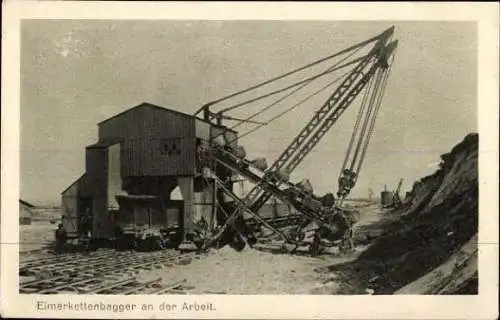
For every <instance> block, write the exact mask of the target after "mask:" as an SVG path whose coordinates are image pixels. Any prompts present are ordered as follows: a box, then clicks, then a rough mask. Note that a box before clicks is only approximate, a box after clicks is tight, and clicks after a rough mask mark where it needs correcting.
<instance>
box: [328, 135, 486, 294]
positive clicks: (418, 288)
mask: <svg viewBox="0 0 500 320" xmlns="http://www.w3.org/2000/svg"><path fill="white" fill-rule="evenodd" d="M441 160H442V162H441V165H440V169H439V170H437V172H435V173H434V174H432V175H430V176H427V177H425V178H423V179H421V180H420V181H417V182H416V183H415V184H414V186H413V190H412V191H411V192H410V193H409V194H408V197H407V198H406V199H405V202H404V207H403V208H402V209H399V210H398V211H397V212H395V213H396V214H398V215H399V217H398V219H396V220H395V221H393V222H391V223H390V224H388V225H386V226H385V227H384V231H383V233H382V234H381V235H380V236H379V237H378V238H377V239H376V240H375V241H374V243H373V245H372V246H370V247H369V248H368V249H367V250H366V251H365V252H363V253H362V254H361V255H360V257H359V258H358V259H357V260H356V261H355V262H354V263H350V264H347V265H342V266H337V267H335V269H336V270H339V271H343V272H342V274H343V275H344V276H346V279H345V280H350V281H354V282H356V283H357V285H356V286H357V287H359V290H366V288H370V289H373V290H374V291H375V294H377V293H378V294H389V293H395V292H397V290H399V289H401V288H403V287H405V288H406V289H404V290H403V291H404V293H413V294H420V293H426V294H439V293H444V292H445V293H447V294H454V293H455V294H459V293H468V294H473V293H477V265H476V264H475V262H474V261H476V260H475V259H477V257H476V255H477V250H473V249H471V248H472V246H473V245H474V243H477V238H475V237H474V236H475V235H476V234H477V231H478V180H477V172H478V170H477V161H478V135H477V134H469V135H468V136H466V137H465V139H464V140H463V141H462V142H461V143H459V144H458V145H456V146H455V147H454V148H453V149H452V151H451V152H450V153H447V154H444V155H442V156H441ZM393 213H394V212H393ZM471 239H472V240H471ZM474 239H475V240H474ZM469 241H471V243H473V244H470V243H469V244H468V247H466V249H464V248H463V246H467V243H468V242H469ZM460 252H461V253H460ZM457 254H459V255H460V257H461V258H457V257H456V255H457ZM450 261H455V262H456V261H461V262H460V263H458V262H457V264H456V266H455V267H454V268H452V269H451V270H449V269H448V267H449V264H451V263H452V262H450ZM464 261H466V262H464ZM439 268H441V269H439ZM443 268H444V269H443ZM433 270H434V272H437V273H435V274H440V275H441V277H437V278H436V277H434V278H432V279H433V280H432V281H426V280H422V279H420V278H422V277H424V276H426V275H427V274H428V273H430V272H432V271H433ZM436 270H437V271H436ZM443 270H448V271H447V272H444V271H443ZM443 272H444V273H443ZM443 274H447V275H446V276H444V275H443ZM428 277H431V276H430V275H429V276H428ZM418 279H420V282H417V283H416V284H413V285H410V283H412V282H414V281H417V280H418ZM424 279H425V278H424ZM427 280H428V279H427ZM450 281H451V282H452V283H453V284H450ZM398 293H402V292H398Z"/></svg>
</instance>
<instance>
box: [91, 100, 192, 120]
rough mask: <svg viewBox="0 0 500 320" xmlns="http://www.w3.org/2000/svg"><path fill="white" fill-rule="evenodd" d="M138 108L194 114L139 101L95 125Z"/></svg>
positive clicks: (182, 114) (186, 115)
mask: <svg viewBox="0 0 500 320" xmlns="http://www.w3.org/2000/svg"><path fill="white" fill-rule="evenodd" d="M139 108H153V109H157V110H161V111H165V112H170V113H175V114H178V115H180V116H183V117H186V118H193V117H194V116H192V115H189V114H186V113H182V112H180V111H176V110H171V109H167V108H164V107H160V106H157V105H154V104H151V103H148V102H143V103H141V104H139V105H137V106H135V107H132V108H130V109H127V110H125V111H122V112H120V113H118V114H116V115H114V116H112V117H111V118H108V119H106V120H104V121H101V122H99V123H98V124H97V125H101V124H103V123H106V122H108V121H110V120H113V119H115V118H117V117H119V116H121V115H123V114H125V113H128V112H130V111H132V110H136V109H139Z"/></svg>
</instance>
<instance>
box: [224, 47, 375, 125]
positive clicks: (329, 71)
mask: <svg viewBox="0 0 500 320" xmlns="http://www.w3.org/2000/svg"><path fill="white" fill-rule="evenodd" d="M359 50H361V48H357V49H356V50H354V51H353V52H352V53H350V54H349V55H347V56H346V57H344V58H343V59H341V60H340V61H338V62H337V63H335V64H334V65H332V66H331V67H329V68H328V69H326V70H325V71H324V72H322V73H320V74H319V75H316V76H313V77H310V78H307V79H305V81H303V82H302V83H299V84H300V86H299V87H298V88H296V89H295V90H293V91H291V92H289V93H288V94H286V95H285V96H283V97H281V98H279V99H277V100H276V101H274V102H273V103H271V104H270V105H268V106H267V107H265V108H263V109H261V110H259V111H257V112H255V113H254V114H252V115H250V116H249V117H247V118H245V119H244V120H242V121H241V122H239V123H238V124H236V125H234V126H233V127H231V129H234V128H236V127H238V126H240V125H242V124H243V123H244V122H245V121H249V120H251V119H253V118H255V117H257V116H258V115H260V114H262V113H264V112H265V111H267V110H269V109H270V108H272V107H274V106H276V105H277V104H278V103H280V102H282V101H284V100H285V99H287V98H289V97H290V96H291V95H293V94H294V93H296V92H297V91H299V90H301V89H302V88H304V87H306V86H307V85H309V84H311V83H312V82H313V81H314V80H316V79H318V78H319V77H322V76H324V75H326V74H328V73H331V72H333V71H336V70H338V69H341V68H343V67H345V66H347V65H344V66H341V67H339V64H341V63H342V62H344V61H345V60H347V59H349V58H351V57H352V56H353V55H355V54H356V53H357V52H358V51H359ZM365 57H366V56H363V57H361V58H359V59H363V58H365ZM359 59H357V60H359ZM357 60H354V61H351V62H350V63H354V62H356V61H357ZM295 85H297V83H296V84H294V86H295ZM275 93H277V92H275ZM261 97H262V96H261ZM252 102H253V101H252ZM240 105H241V104H240ZM223 111H224V110H223ZM223 111H221V112H223Z"/></svg>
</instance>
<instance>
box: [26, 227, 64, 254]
mask: <svg viewBox="0 0 500 320" xmlns="http://www.w3.org/2000/svg"><path fill="white" fill-rule="evenodd" d="M56 229H57V225H56V224H51V223H50V222H49V221H33V222H32V223H31V224H30V225H21V226H19V251H20V252H26V251H31V250H38V249H42V248H44V247H45V246H47V245H49V244H50V243H51V242H52V241H53V240H54V232H55V230H56Z"/></svg>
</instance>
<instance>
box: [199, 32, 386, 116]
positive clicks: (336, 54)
mask: <svg viewBox="0 0 500 320" xmlns="http://www.w3.org/2000/svg"><path fill="white" fill-rule="evenodd" d="M392 29H393V28H392ZM389 31H390V29H388V30H386V31H385V32H384V33H381V34H379V35H377V36H375V37H373V38H370V39H368V40H365V41H362V42H360V43H358V44H356V45H354V46H351V47H349V48H347V49H344V50H341V51H339V52H336V53H334V54H332V55H329V56H327V57H324V58H322V59H319V60H316V61H313V62H311V63H309V64H307V65H304V66H302V67H299V68H296V69H293V70H291V71H289V72H286V73H284V74H282V75H279V76H277V77H274V78H272V79H269V80H266V81H264V82H261V83H258V84H256V85H253V86H251V87H249V88H247V89H244V90H241V91H238V92H235V93H232V94H230V95H228V96H225V97H222V98H219V99H217V100H214V101H211V102H208V103H206V104H205V105H204V106H202V107H201V108H200V109H198V111H196V113H195V115H197V114H198V113H200V112H201V111H202V110H203V109H204V108H206V107H207V106H211V105H214V104H217V103H219V102H222V101H225V100H228V99H230V98H233V97H235V96H238V95H240V94H243V93H246V92H249V91H251V90H255V89H258V88H260V87H262V86H265V85H267V84H270V83H272V82H274V81H277V80H280V79H283V78H285V77H287V76H290V75H292V74H295V73H297V72H300V71H302V70H305V69H307V68H310V67H313V66H315V65H317V64H319V63H322V62H324V61H327V60H330V59H333V58H335V57H337V56H340V55H342V54H344V53H347V52H350V51H352V50H355V49H357V48H361V47H364V46H366V45H367V44H369V43H371V42H373V41H376V40H379V39H382V38H383V37H384V36H386V35H385V34H386V33H387V32H389ZM391 32H392V31H391Z"/></svg>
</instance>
